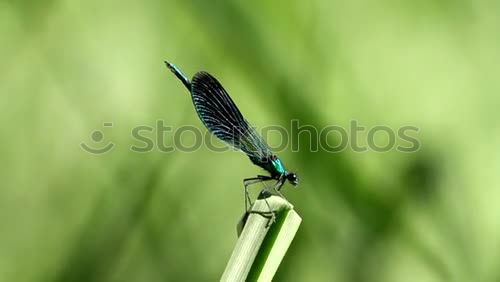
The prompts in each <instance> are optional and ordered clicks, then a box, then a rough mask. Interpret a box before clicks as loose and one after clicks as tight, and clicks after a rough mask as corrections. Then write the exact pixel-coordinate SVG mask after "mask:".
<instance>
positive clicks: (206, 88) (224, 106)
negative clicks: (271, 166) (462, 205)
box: [191, 71, 273, 165]
mask: <svg viewBox="0 0 500 282" xmlns="http://www.w3.org/2000/svg"><path fill="white" fill-rule="evenodd" d="M191 95H192V98H193V104H194V107H195V109H196V112H197V113H198V116H199V117H200V119H201V121H202V122H203V124H204V125H205V126H206V127H207V129H208V130H209V131H210V132H211V133H212V134H214V135H215V136H217V137H218V138H219V139H221V140H222V141H224V142H226V143H227V144H229V145H231V146H233V147H234V148H236V149H238V150H241V151H243V152H245V153H246V154H247V155H248V157H249V158H250V160H251V161H252V162H253V163H255V164H258V165H259V164H262V163H265V162H267V160H269V159H270V157H271V156H272V155H273V153H272V152H271V150H270V149H269V147H268V146H267V144H266V143H265V141H264V140H263V139H262V137H260V135H259V134H257V132H256V131H255V129H254V128H252V126H251V125H250V124H249V123H248V122H247V120H246V119H245V118H244V117H243V115H242V114H241V112H240V110H239V109H238V107H236V105H235V104H234V102H233V100H232V99H231V97H229V94H228V93H227V92H226V90H225V89H224V88H223V87H222V85H221V84H220V83H219V81H217V79H216V78H215V77H213V76H212V75H210V74H209V73H207V72H203V71H202V72H198V73H196V74H195V75H194V77H193V79H192V80H191Z"/></svg>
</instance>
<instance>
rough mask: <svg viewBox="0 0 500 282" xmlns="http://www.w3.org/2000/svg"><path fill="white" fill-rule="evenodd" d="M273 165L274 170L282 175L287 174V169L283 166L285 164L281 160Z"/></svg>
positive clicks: (277, 160)
mask: <svg viewBox="0 0 500 282" xmlns="http://www.w3.org/2000/svg"><path fill="white" fill-rule="evenodd" d="M273 165H274V168H276V170H277V171H278V172H279V173H280V174H286V170H285V167H284V166H283V163H282V162H281V161H280V160H279V159H275V160H273Z"/></svg>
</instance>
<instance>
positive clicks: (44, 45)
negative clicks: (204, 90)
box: [0, 0, 500, 282]
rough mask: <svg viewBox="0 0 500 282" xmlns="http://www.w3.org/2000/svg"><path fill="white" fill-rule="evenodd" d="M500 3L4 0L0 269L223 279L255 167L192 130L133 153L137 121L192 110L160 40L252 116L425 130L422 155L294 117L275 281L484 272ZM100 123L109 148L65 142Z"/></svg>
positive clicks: (493, 198) (492, 255) (28, 274)
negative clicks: (179, 140) (284, 245)
mask: <svg viewBox="0 0 500 282" xmlns="http://www.w3.org/2000/svg"><path fill="white" fill-rule="evenodd" d="M499 8H500V2H496V1H465V0H458V1H450V0H422V1H405V2H401V1H393V0H387V1H358V0H354V1H328V0H324V1H283V0H278V1H254V2H248V1H202V0H188V1H178V2H173V1H151V2H142V1H128V0H125V1H81V2H79V1H58V0H53V1H33V2H30V1H5V0H4V1H1V2H0V36H1V38H2V44H1V47H0V50H1V52H0V61H1V64H0V77H1V79H0V81H1V83H0V91H1V92H0V93H1V96H0V99H1V103H0V116H1V125H2V130H1V131H0V140H1V144H2V146H1V147H0V156H1V159H2V164H3V165H2V168H1V169H0V179H1V182H0V186H1V188H0V219H1V224H0V281H16V282H18V281H19V282H24V281H56V282H67V281H82V282H83V281H216V280H218V279H219V277H220V275H221V273H222V271H223V269H224V267H225V264H226V262H227V260H228V259H229V256H230V254H231V251H232V248H233V246H234V244H235V242H236V233H235V225H236V223H237V221H238V219H239V217H240V215H241V213H242V210H243V192H242V187H241V179H242V178H244V177H249V176H253V175H255V174H257V173H261V171H260V170H259V169H258V168H257V167H254V166H252V165H251V163H250V162H249V161H248V159H247V158H246V157H244V156H243V155H241V154H239V153H235V152H227V153H214V152H211V151H209V150H208V149H207V148H206V147H202V148H201V149H199V150H197V151H196V152H193V153H185V152H179V151H174V152H171V153H163V152H160V151H159V150H157V149H155V150H153V151H152V152H149V153H142V154H140V153H135V152H132V151H131V150H130V146H131V145H133V144H136V143H137V142H135V141H134V140H133V138H132V136H131V133H130V132H131V129H132V128H133V127H135V126H138V125H148V126H154V125H155V122H156V121H157V120H164V121H165V123H166V124H169V125H172V126H174V127H179V126H182V125H195V126H197V127H199V128H201V129H203V127H202V125H201V123H200V121H199V120H198V118H197V116H196V114H195V112H194V110H193V107H192V103H191V101H190V98H189V96H188V94H187V92H186V91H185V89H184V88H183V87H182V85H181V84H180V83H179V82H178V81H177V80H176V79H175V77H173V76H172V75H171V74H170V73H169V72H168V71H167V70H166V68H165V66H164V65H163V60H164V59H168V60H170V61H171V62H174V63H176V64H177V65H178V66H179V67H181V68H182V70H183V71H184V72H185V73H187V74H188V75H189V76H191V75H192V74H194V73H195V72H196V71H198V70H207V71H209V72H211V73H212V74H214V75H215V76H216V77H217V78H219V80H220V81H221V82H222V83H223V84H224V86H225V87H226V89H227V90H228V91H229V93H231V94H232V97H233V99H234V100H235V101H236V103H237V104H238V105H239V106H240V109H241V111H242V112H243V113H244V114H245V116H246V117H247V119H249V120H250V121H251V122H252V123H253V124H254V125H256V126H265V125H270V124H273V125H281V126H284V127H286V128H289V127H290V120H292V119H298V120H299V121H300V123H301V124H302V125H305V124H310V125H314V126H317V127H319V128H320V127H323V126H326V125H340V126H343V127H346V128H348V127H349V122H350V121H351V120H357V121H358V123H359V124H361V125H363V126H366V127H367V128H370V127H373V126H375V125H387V126H389V127H391V128H393V129H395V130H397V128H399V127H400V126H404V125H413V126H417V127H418V128H420V131H419V132H418V134H416V135H415V136H416V137H417V138H418V139H419V141H420V142H421V145H422V146H421V148H420V150H419V151H418V152H416V153H401V152H398V151H397V150H395V149H393V150H390V151H389V152H386V153H378V152H374V151H373V150H369V151H367V152H364V153H356V152H353V150H351V149H347V150H345V151H343V152H341V153H327V152H324V151H320V152H310V150H308V148H309V145H310V144H309V142H308V141H307V134H303V135H301V136H300V141H301V142H300V151H299V152H291V150H290V148H287V149H285V150H284V151H283V152H280V154H279V155H280V157H281V158H282V159H283V160H284V162H285V164H286V166H287V168H289V169H291V170H295V171H297V173H298V174H299V175H300V177H301V184H300V188H299V189H297V190H295V189H289V186H287V187H286V188H285V193H286V195H287V197H288V199H289V200H290V201H291V202H293V203H294V205H295V206H296V209H297V211H298V212H299V213H300V214H301V216H302V217H303V224H302V226H301V229H300V230H299V232H298V234H297V236H296V238H295V241H294V242H293V245H292V246H291V247H290V249H289V252H288V254H287V256H286V258H285V260H284V261H283V263H282V265H281V266H280V268H279V270H278V273H277V275H276V277H275V281H405V282H411V281H415V282H425V281H467V282H469V281H498V280H499V279H500V270H499V268H498V265H499V264H500V207H499V205H498V199H500V190H499V188H500V187H499V183H500V181H499V180H500V174H499V171H500V154H499V149H498V145H500V132H499V128H500V127H499V126H500V122H499V114H498V107H499V105H500V98H499V95H498V94H499V91H500V79H499V78H498V75H499V73H500V52H499V50H500V36H499V34H500V33H499V32H498V28H499V26H500V18H499V17H498V15H499V14H500V9H499ZM103 122H113V127H112V128H103V127H102V124H103ZM95 130H100V131H102V132H103V134H104V140H103V141H102V143H105V142H113V143H115V144H116V146H115V147H114V148H113V150H112V151H110V152H108V153H107V154H103V155H92V154H89V153H87V152H85V151H83V150H82V149H81V148H80V143H81V142H85V143H87V144H89V145H92V146H94V147H98V146H99V145H102V143H92V140H91V138H90V134H91V133H92V132H93V131H95ZM203 130H204V129H203ZM203 132H204V131H203ZM151 136H152V135H151ZM277 137H278V136H271V137H270V140H269V142H270V143H273V142H274V143H275V142H276V140H278V139H277ZM185 138H186V140H187V141H186V142H187V143H188V142H189V140H190V137H189V134H186V137H185ZM363 138H366V131H365V133H362V134H361V135H360V139H361V140H363ZM165 139H166V141H165V143H166V145H172V142H173V139H172V136H171V135H168V134H167V135H166V138H165ZM336 139H338V138H336V137H335V136H333V135H332V136H330V137H329V140H328V142H331V143H332V144H333V143H335V141H336ZM379 139H380V140H379V141H380V142H382V143H383V141H384V138H383V136H382V137H380V138H379ZM399 143H400V140H398V144H399ZM217 144H220V143H217ZM402 144H404V143H402ZM139 145H140V143H139Z"/></svg>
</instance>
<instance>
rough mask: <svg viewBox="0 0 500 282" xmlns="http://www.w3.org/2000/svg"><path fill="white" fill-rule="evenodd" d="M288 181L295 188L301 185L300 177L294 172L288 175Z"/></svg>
mask: <svg viewBox="0 0 500 282" xmlns="http://www.w3.org/2000/svg"><path fill="white" fill-rule="evenodd" d="M286 179H287V180H288V182H290V184H292V185H293V186H297V185H299V177H298V176H297V174H295V173H293V172H290V173H289V174H287V175H286Z"/></svg>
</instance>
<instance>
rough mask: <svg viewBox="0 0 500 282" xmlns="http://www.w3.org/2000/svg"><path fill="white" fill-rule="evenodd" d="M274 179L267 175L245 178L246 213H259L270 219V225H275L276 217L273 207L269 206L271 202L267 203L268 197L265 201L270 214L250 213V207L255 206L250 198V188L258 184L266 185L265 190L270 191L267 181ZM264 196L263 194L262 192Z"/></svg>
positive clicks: (259, 212)
mask: <svg viewBox="0 0 500 282" xmlns="http://www.w3.org/2000/svg"><path fill="white" fill-rule="evenodd" d="M273 179H274V178H272V177H269V176H265V175H258V176H257V177H251V178H245V179H243V185H244V186H245V212H248V213H258V214H260V215H262V216H264V217H266V218H270V219H271V220H270V223H269V224H268V225H270V224H273V223H274V222H275V221H276V215H275V214H274V211H273V210H272V208H271V206H270V205H269V202H268V201H267V196H266V197H264V198H263V199H264V201H265V203H266V205H267V208H268V209H269V211H268V212H261V211H248V208H249V206H250V207H251V206H252V205H253V203H252V200H251V198H250V194H249V193H248V186H250V185H253V184H257V183H262V184H264V190H265V191H267V192H268V193H269V192H270V191H269V187H268V186H267V185H266V183H265V182H266V181H270V180H273ZM261 194H262V192H261Z"/></svg>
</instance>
